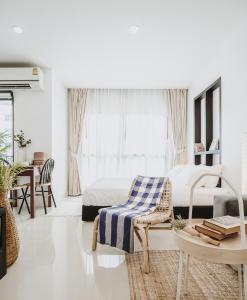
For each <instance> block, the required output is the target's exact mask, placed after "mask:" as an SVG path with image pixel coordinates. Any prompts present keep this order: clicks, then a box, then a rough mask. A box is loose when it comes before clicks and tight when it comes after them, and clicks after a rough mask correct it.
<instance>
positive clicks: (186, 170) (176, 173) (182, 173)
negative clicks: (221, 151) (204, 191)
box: [168, 165, 223, 188]
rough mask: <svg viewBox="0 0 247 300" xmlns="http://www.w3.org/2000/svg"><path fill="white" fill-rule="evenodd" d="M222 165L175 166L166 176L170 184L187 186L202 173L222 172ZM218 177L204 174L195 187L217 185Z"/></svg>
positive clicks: (212, 186)
mask: <svg viewBox="0 0 247 300" xmlns="http://www.w3.org/2000/svg"><path fill="white" fill-rule="evenodd" d="M222 169H223V166H222V165H215V166H205V165H184V166H176V167H174V168H173V169H172V170H171V171H170V172H169V173H168V177H169V179H170V180H171V182H172V184H173V183H175V185H176V186H178V187H183V186H188V187H189V188H190V187H191V185H192V184H193V183H194V181H195V180H196V179H197V178H198V177H199V176H201V175H203V174H204V173H216V174H219V175H220V174H221V173H222ZM218 180H219V179H218V177H213V176H205V177H203V178H202V179H201V180H200V181H199V182H198V183H197V185H196V186H197V187H209V188H214V187H216V186H217V183H218Z"/></svg>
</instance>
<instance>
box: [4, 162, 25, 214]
mask: <svg viewBox="0 0 247 300" xmlns="http://www.w3.org/2000/svg"><path fill="white" fill-rule="evenodd" d="M0 160H1V161H2V162H3V164H4V165H5V166H9V167H11V164H10V162H8V161H7V160H6V159H4V158H0ZM28 188H29V184H28V183H26V184H17V183H15V184H14V185H13V186H12V187H11V189H10V190H9V201H10V205H11V207H12V209H13V202H14V201H18V200H22V203H21V206H20V209H19V211H18V214H20V213H21V210H22V207H23V204H24V202H25V203H26V207H27V210H28V212H29V214H30V208H29V205H28V202H27V198H28V197H30V194H28V193H27V192H28ZM18 191H21V193H22V195H21V196H18V194H17V193H18Z"/></svg>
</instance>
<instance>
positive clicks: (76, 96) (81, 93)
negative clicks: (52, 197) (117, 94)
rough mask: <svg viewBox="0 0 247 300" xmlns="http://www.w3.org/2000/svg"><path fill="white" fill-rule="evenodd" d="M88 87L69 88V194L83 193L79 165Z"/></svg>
mask: <svg viewBox="0 0 247 300" xmlns="http://www.w3.org/2000/svg"><path fill="white" fill-rule="evenodd" d="M87 93H88V90H87V89H69V90H68V96H69V186H68V194H69V196H78V195H80V194H81V185H80V172H79V166H78V157H79V150H80V145H81V137H82V130H83V126H84V120H85V109H86V102H87Z"/></svg>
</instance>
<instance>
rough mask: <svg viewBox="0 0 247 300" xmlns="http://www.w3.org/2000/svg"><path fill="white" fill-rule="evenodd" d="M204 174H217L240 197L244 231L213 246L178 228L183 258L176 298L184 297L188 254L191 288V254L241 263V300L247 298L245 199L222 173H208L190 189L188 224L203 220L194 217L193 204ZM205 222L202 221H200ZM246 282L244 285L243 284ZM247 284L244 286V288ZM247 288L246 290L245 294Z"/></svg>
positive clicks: (177, 239)
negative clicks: (183, 285) (196, 190)
mask: <svg viewBox="0 0 247 300" xmlns="http://www.w3.org/2000/svg"><path fill="white" fill-rule="evenodd" d="M204 176H215V177H218V178H221V179H222V180H224V182H225V183H226V184H227V185H228V186H229V188H230V189H231V190H232V192H233V193H234V194H235V195H236V197H237V199H238V208H239V216H240V234H239V235H238V236H236V237H232V238H229V239H225V240H223V241H221V245H220V246H219V247H217V246H213V245H210V244H207V243H205V242H203V241H202V240H200V239H198V238H196V237H193V236H191V235H189V234H187V233H186V232H185V231H183V230H175V241H176V243H177V246H178V248H179V250H180V257H179V268H178V280H177V295H176V300H180V296H181V288H182V276H183V268H184V257H185V272H184V282H185V292H186V291H187V278H188V277H187V273H188V268H189V261H190V256H194V257H197V258H198V259H201V260H206V261H209V262H213V263H222V264H232V265H238V266H239V267H238V278H239V299H241V300H242V299H243V297H244V299H245V300H247V246H246V239H247V235H246V233H245V222H244V221H245V220H244V205H243V199H242V196H241V194H240V193H238V192H237V190H236V189H235V188H234V187H233V185H232V184H231V183H230V182H229V180H228V179H226V178H225V177H224V176H222V175H220V176H219V175H218V174H210V173H205V174H203V175H201V176H199V178H197V179H196V180H195V182H194V183H193V184H192V187H191V192H190V208H189V220H188V223H189V224H190V225H192V224H193V223H199V220H192V207H193V196H194V189H195V187H196V184H197V183H198V182H199V181H200V180H201V179H202V178H203V177H204ZM200 223H201V222H200ZM242 266H243V278H242ZM243 283H244V284H243ZM243 286H244V288H243ZM243 291H244V293H243Z"/></svg>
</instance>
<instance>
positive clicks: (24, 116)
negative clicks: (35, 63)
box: [14, 69, 52, 160]
mask: <svg viewBox="0 0 247 300" xmlns="http://www.w3.org/2000/svg"><path fill="white" fill-rule="evenodd" d="M43 71H44V91H34V92H33V91H26V92H14V127H15V133H17V132H18V131H20V130H23V131H24V133H25V137H26V138H30V139H31V140H32V143H31V145H30V146H29V147H28V150H27V156H28V157H27V158H28V160H32V158H33V152H37V151H44V152H47V154H48V155H49V156H50V155H51V153H52V130H51V129H52V118H51V116H52V72H51V70H48V69H44V70H43ZM15 153H16V151H15Z"/></svg>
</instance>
